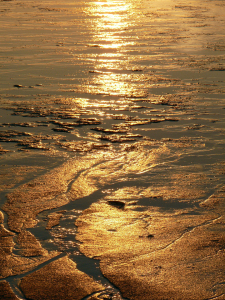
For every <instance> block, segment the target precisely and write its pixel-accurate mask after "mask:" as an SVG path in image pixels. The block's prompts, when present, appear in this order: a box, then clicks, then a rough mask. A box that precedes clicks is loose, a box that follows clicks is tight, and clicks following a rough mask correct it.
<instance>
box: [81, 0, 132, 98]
mask: <svg viewBox="0 0 225 300" xmlns="http://www.w3.org/2000/svg"><path fill="white" fill-rule="evenodd" d="M134 6H135V2H133V1H130V2H128V1H95V2H90V5H89V6H88V7H87V8H86V10H85V12H86V14H87V15H88V17H89V18H91V19H92V23H91V28H92V32H93V36H92V40H91V42H90V44H89V46H90V47H96V51H97V54H96V57H95V58H94V70H93V71H92V72H93V73H95V74H93V76H92V79H91V80H92V81H91V82H90V86H91V88H90V91H92V92H94V93H95V92H96V93H98V94H105V95H112V96H122V97H124V96H126V95H130V94H133V93H136V92H137V91H136V87H135V86H134V85H133V84H132V83H129V84H128V83H127V82H126V81H127V74H126V73H127V69H128V66H127V65H128V64H129V65H130V59H128V57H127V56H126V55H125V53H124V49H125V48H126V47H127V46H129V47H130V46H132V45H135V39H136V37H133V36H131V34H130V31H131V30H132V26H133V25H132V24H133V22H134V20H135V18H134V16H133V13H134ZM118 72H119V74H118ZM96 85H97V90H96ZM93 86H94V90H93V88H92V87H93Z"/></svg>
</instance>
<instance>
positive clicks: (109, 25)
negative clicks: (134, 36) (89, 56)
mask: <svg viewBox="0 0 225 300" xmlns="http://www.w3.org/2000/svg"><path fill="white" fill-rule="evenodd" d="M131 9H132V2H129V3H128V2H127V1H104V2H103V1H101V2H100V1H96V2H91V3H90V7H88V9H87V11H86V13H87V14H88V15H89V16H92V17H93V25H92V29H93V32H94V37H93V38H94V40H95V41H98V42H100V44H101V47H104V48H119V47H121V46H122V45H125V44H128V43H127V42H126V40H124V39H122V38H121V37H120V35H121V33H122V32H123V31H124V30H127V28H128V26H129V20H128V18H129V15H130V11H131Z"/></svg>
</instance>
